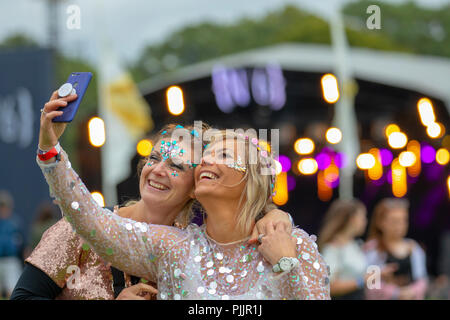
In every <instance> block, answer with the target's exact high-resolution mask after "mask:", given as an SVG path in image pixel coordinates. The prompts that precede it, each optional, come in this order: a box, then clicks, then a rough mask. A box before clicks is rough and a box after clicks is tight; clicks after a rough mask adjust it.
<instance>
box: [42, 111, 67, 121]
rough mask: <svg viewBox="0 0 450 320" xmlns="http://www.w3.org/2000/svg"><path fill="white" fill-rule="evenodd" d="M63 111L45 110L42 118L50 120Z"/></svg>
mask: <svg viewBox="0 0 450 320" xmlns="http://www.w3.org/2000/svg"><path fill="white" fill-rule="evenodd" d="M62 114H63V112H62V111H52V112H46V113H45V114H44V120H45V121H52V120H53V119H54V118H56V117H58V116H60V115H62Z"/></svg>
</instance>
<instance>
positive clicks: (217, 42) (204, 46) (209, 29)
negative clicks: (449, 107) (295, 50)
mask: <svg viewBox="0 0 450 320" xmlns="http://www.w3.org/2000/svg"><path fill="white" fill-rule="evenodd" d="M347 34H348V38H349V42H350V44H351V45H353V46H361V47H368V48H374V49H380V50H393V51H411V48H409V47H408V46H407V45H400V44H398V43H396V41H395V40H394V39H392V38H390V37H387V36H386V35H384V34H379V33H374V32H369V30H367V29H365V30H362V29H360V30H355V29H353V28H352V29H350V28H347ZM287 42H300V43H319V44H329V43H330V42H331V39H330V30H329V25H328V22H327V21H325V20H323V19H321V18H319V17H316V16H314V15H312V14H310V13H308V12H305V11H303V10H300V9H299V8H297V7H295V6H290V5H289V6H286V7H284V8H282V9H279V10H276V11H273V12H270V13H269V14H267V15H266V16H264V17H262V18H258V19H249V18H245V19H241V20H240V21H238V22H236V23H234V24H232V25H220V24H217V23H211V22H208V23H201V24H198V25H194V26H187V27H184V28H182V29H180V30H178V31H176V32H174V33H173V34H171V35H170V36H169V38H168V39H167V40H165V41H164V42H162V43H160V44H157V45H152V46H148V47H146V48H145V50H144V51H143V53H142V55H141V57H140V58H139V59H138V61H137V63H136V65H135V66H134V67H133V68H132V71H133V72H132V73H133V75H134V77H135V79H137V80H138V81H141V80H143V79H146V78H148V77H149V76H152V75H156V74H158V73H161V72H169V71H171V70H174V69H176V68H178V67H182V66H185V65H189V64H192V63H197V62H200V61H204V60H208V59H214V58H217V57H220V56H224V55H228V54H232V53H237V52H241V51H245V50H250V49H256V48H260V47H265V46H271V45H275V44H280V43H287Z"/></svg>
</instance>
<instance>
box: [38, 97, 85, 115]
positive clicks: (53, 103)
mask: <svg viewBox="0 0 450 320" xmlns="http://www.w3.org/2000/svg"><path fill="white" fill-rule="evenodd" d="M77 97H78V96H77V95H76V94H72V95H70V96H67V97H64V98H57V99H53V95H52V98H51V99H50V101H49V102H47V103H46V104H44V111H45V112H51V111H54V110H57V109H58V108H60V107H65V106H67V105H68V103H69V102H71V101H73V100H75V99H76V98H77Z"/></svg>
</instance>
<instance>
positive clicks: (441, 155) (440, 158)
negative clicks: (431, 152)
mask: <svg viewBox="0 0 450 320" xmlns="http://www.w3.org/2000/svg"><path fill="white" fill-rule="evenodd" d="M449 158H450V154H449V152H448V150H447V149H444V148H440V149H439V150H438V151H436V162H437V163H439V164H440V165H443V166H444V165H446V164H447V163H448V161H449Z"/></svg>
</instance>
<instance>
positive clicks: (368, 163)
mask: <svg viewBox="0 0 450 320" xmlns="http://www.w3.org/2000/svg"><path fill="white" fill-rule="evenodd" d="M356 165H357V166H358V168H360V169H361V170H367V169H370V168H372V167H373V166H374V165H375V158H374V156H373V155H371V154H370V153H361V154H360V155H358V157H357V158H356Z"/></svg>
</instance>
